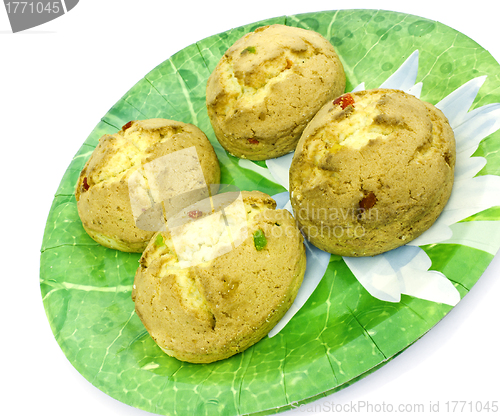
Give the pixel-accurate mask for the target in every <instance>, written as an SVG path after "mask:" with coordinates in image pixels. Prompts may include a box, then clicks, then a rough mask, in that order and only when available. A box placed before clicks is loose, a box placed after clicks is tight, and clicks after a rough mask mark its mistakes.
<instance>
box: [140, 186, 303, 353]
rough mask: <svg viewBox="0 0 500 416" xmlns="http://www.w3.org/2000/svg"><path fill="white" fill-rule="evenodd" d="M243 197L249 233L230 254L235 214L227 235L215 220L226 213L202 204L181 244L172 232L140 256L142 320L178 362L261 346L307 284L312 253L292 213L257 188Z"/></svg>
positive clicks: (221, 223)
mask: <svg viewBox="0 0 500 416" xmlns="http://www.w3.org/2000/svg"><path fill="white" fill-rule="evenodd" d="M217 197H218V195H217V196H216V197H215V198H214V200H216V199H217ZM238 200H240V202H241V206H242V207H243V211H242V212H243V219H244V221H243V222H242V223H240V224H244V227H243V229H246V234H245V236H244V238H242V239H241V241H239V243H238V244H234V242H233V243H232V244H229V250H223V246H224V244H223V243H224V241H225V240H227V237H228V234H230V235H231V236H232V237H233V238H234V234H236V233H235V232H234V231H235V222H234V218H235V216H236V217H237V216H238V215H237V214H235V212H236V211H235V210H233V211H232V213H231V212H230V211H231V209H230V207H227V206H226V208H224V211H225V212H226V216H227V218H226V222H227V223H233V228H232V229H231V232H230V233H227V232H226V231H227V230H226V231H224V221H222V220H220V216H217V215H216V214H220V213H221V211H217V212H216V213H215V214H210V210H208V214H207V211H205V210H203V211H202V210H201V209H199V208H198V207H199V206H200V204H201V203H198V204H195V205H194V206H193V207H194V209H192V210H191V211H189V210H188V214H189V215H188V216H190V217H191V218H193V219H194V218H196V219H195V220H193V221H192V222H187V223H185V224H184V225H182V226H181V227H187V228H185V229H184V233H185V234H184V235H181V238H179V239H178V240H177V242H175V240H174V238H173V235H174V232H173V231H172V230H170V229H169V231H166V232H160V233H158V234H157V235H156V236H155V237H153V238H152V240H151V242H150V244H149V245H148V247H147V248H146V250H145V251H144V253H143V254H142V257H141V260H140V267H139V268H138V270H137V273H136V275H135V281H134V286H133V292H132V299H133V300H134V302H135V308H136V312H137V315H138V316H139V317H140V319H141V321H142V322H143V324H144V326H145V327H146V329H147V331H148V332H149V334H150V335H151V337H152V338H153V339H154V341H155V342H156V343H157V344H158V345H159V346H160V348H161V349H162V350H163V351H164V352H165V353H167V354H168V355H170V356H173V357H176V358H177V359H179V360H182V361H188V362H193V363H209V362H213V361H217V360H222V359H225V358H228V357H230V356H232V355H234V354H237V353H239V352H241V351H243V350H245V349H246V348H248V347H250V346H251V345H253V344H255V343H256V342H258V341H259V340H260V339H261V338H262V337H264V336H265V335H266V334H267V333H268V332H269V331H270V330H271V329H272V328H273V327H274V326H275V325H276V323H277V322H278V321H279V320H280V319H281V318H282V316H283V315H284V314H285V312H286V311H287V310H288V309H289V307H290V306H291V304H292V303H293V301H294V299H295V297H296V295H297V291H298V289H299V287H300V285H301V283H302V279H303V276H304V273H305V267H306V256H305V249H304V243H303V237H302V234H301V233H300V231H299V230H298V227H297V225H296V222H295V219H294V218H293V216H292V215H291V214H290V213H289V212H288V211H286V210H277V209H275V207H276V203H275V201H274V200H273V199H272V198H271V197H269V196H268V195H266V194H264V193H262V192H259V191H253V192H241V194H240V197H239V199H238ZM216 202H217V201H216ZM210 205H211V203H209V204H206V205H205V206H210ZM214 205H217V203H215V204H214ZM232 206H233V204H231V207H232ZM193 213H195V214H196V215H193ZM212 219H213V221H212ZM204 220H207V222H204ZM198 222H200V223H201V225H200V226H198V225H197V223H198ZM189 227H191V228H189ZM236 228H237V227H236Z"/></svg>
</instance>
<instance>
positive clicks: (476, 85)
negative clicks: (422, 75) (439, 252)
mask: <svg viewBox="0 0 500 416" xmlns="http://www.w3.org/2000/svg"><path fill="white" fill-rule="evenodd" d="M417 72H418V51H415V52H414V53H413V54H412V55H411V56H410V57H409V58H408V59H407V60H406V61H405V62H404V63H403V65H401V67H400V68H399V69H398V70H397V71H396V72H395V73H394V74H393V75H391V76H390V77H389V78H388V79H387V80H386V81H385V82H384V83H383V84H382V85H381V87H383V88H394V89H401V90H403V91H406V92H407V93H409V94H413V95H415V96H416V97H418V98H419V97H420V94H421V91H422V86H423V84H422V83H421V82H419V83H415V81H416V77H417ZM485 79H486V77H485V76H482V77H478V78H475V79H473V80H471V81H469V82H467V83H466V84H464V85H462V86H461V87H460V88H458V89H457V90H455V91H454V92H452V93H451V94H450V95H448V96H447V97H445V98H444V99H442V100H441V101H440V102H439V103H438V104H436V107H438V108H439V109H441V110H442V111H443V113H444V114H445V115H446V117H447V118H448V120H449V122H450V125H451V127H452V128H453V130H454V133H455V139H456V143H457V162H456V167H455V183H454V187H453V191H452V194H451V197H450V200H449V201H448V203H447V205H446V207H445V208H444V210H443V212H442V214H441V215H440V217H439V218H438V220H437V221H436V222H435V223H434V224H433V226H432V227H430V228H429V229H428V230H427V231H426V232H424V233H423V234H422V235H421V236H420V237H418V238H416V239H415V240H413V241H411V242H410V243H408V244H407V245H405V246H402V247H399V248H397V249H395V250H391V251H389V252H387V253H383V254H379V255H378V256H374V257H361V258H354V257H344V261H345V263H346V264H347V266H348V267H349V268H350V270H351V271H352V272H353V274H354V275H355V276H356V278H357V279H358V281H359V282H360V283H361V285H362V286H363V287H364V288H365V289H366V290H367V291H368V292H369V293H370V294H371V295H372V296H374V297H376V298H378V299H381V300H384V301H388V302H399V301H400V299H401V295H402V294H406V295H410V296H414V297H418V298H421V299H425V300H429V301H433V302H441V303H445V304H448V305H452V306H454V305H456V304H457V303H458V302H459V301H460V294H459V292H458V290H457V289H456V288H455V286H454V285H453V284H452V283H451V281H450V280H449V279H447V278H446V276H444V275H443V274H442V273H440V272H437V271H429V268H430V266H431V260H430V258H429V256H428V255H427V254H426V253H425V251H424V250H422V249H421V248H420V247H419V246H423V245H427V244H436V243H443V244H461V245H467V246H470V247H473V248H477V249H479V250H483V251H486V252H488V253H490V254H493V255H495V254H496V252H497V251H498V249H499V248H500V237H499V235H500V222H498V221H467V222H461V223H459V221H461V220H464V219H465V218H468V217H470V216H471V215H474V214H476V213H478V212H481V211H483V210H485V209H488V208H491V207H493V206H500V192H498V190H499V189H500V177H499V176H495V175H483V176H475V175H477V173H478V172H479V171H480V170H481V169H482V168H483V167H484V166H485V164H486V159H485V158H483V157H471V156H472V155H473V154H474V152H475V151H476V150H477V148H478V146H479V143H480V142H481V140H483V139H484V138H485V137H487V136H488V135H490V134H492V133H493V132H495V131H497V130H498V129H499V128H500V103H496V104H488V105H485V106H483V107H480V108H477V109H474V110H472V111H470V112H469V109H470V107H471V105H472V104H473V102H474V100H475V97H476V95H477V93H478V91H479V89H480V88H481V86H482V85H483V83H484V81H485ZM364 88H365V84H364V83H361V84H360V85H358V86H357V87H356V88H354V89H353V92H354V91H360V90H363V89H364ZM292 158H293V153H292V154H289V155H286V156H283V157H281V158H276V159H272V160H268V161H267V162H266V164H267V166H268V168H269V170H270V172H271V174H272V176H273V177H274V178H275V180H276V181H277V182H278V183H280V184H281V185H283V186H284V187H285V188H286V189H289V183H288V171H289V168H290V164H291V160H292ZM286 206H287V207H288V209H289V210H291V208H290V202H289V201H288V203H287V204H286ZM315 251H316V252H315V253H314V255H309V256H308V266H307V268H308V270H309V268H310V267H314V264H315V263H313V264H312V265H311V263H310V261H311V260H312V261H314V262H316V261H318V260H316V257H315V256H318V258H321V259H322V264H323V267H325V269H326V267H327V266H328V262H327V261H326V259H327V258H328V259H329V257H330V255H329V254H328V253H324V252H322V253H324V254H323V255H321V254H319V253H318V252H321V250H318V249H316V250H315ZM318 272H319V271H318ZM306 273H307V272H306ZM323 273H324V271H323ZM322 275H323V274H321V277H322ZM321 277H320V278H319V279H318V278H317V276H316V278H309V277H308V279H307V280H306V279H304V281H305V282H306V281H307V282H308V283H307V284H303V286H302V287H301V289H300V291H299V294H298V296H297V298H298V299H300V302H296V304H294V305H293V306H292V308H290V311H289V313H287V314H286V315H285V317H284V318H283V319H282V320H281V321H280V322H279V324H278V325H277V326H276V328H275V329H274V330H273V331H272V333H271V334H270V336H273V335H275V334H277V333H278V332H279V331H280V330H281V329H282V328H283V327H284V326H285V325H286V323H287V322H288V321H289V320H290V319H291V317H292V316H293V315H294V314H295V313H296V312H297V311H298V310H299V309H300V306H302V305H303V303H304V302H305V301H306V300H307V299H308V298H309V296H310V294H312V292H313V291H314V289H315V288H316V285H317V284H318V283H319V280H321ZM299 305H300V306H299Z"/></svg>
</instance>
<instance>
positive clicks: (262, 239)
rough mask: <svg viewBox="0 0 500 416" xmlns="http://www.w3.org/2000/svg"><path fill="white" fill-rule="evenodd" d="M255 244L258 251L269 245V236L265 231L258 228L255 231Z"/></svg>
mask: <svg viewBox="0 0 500 416" xmlns="http://www.w3.org/2000/svg"><path fill="white" fill-rule="evenodd" d="M253 244H254V246H255V248H256V249H257V251H260V250H263V249H265V248H266V246H267V238H266V235H265V234H264V231H262V230H261V229H258V230H257V231H255V232H254V233H253Z"/></svg>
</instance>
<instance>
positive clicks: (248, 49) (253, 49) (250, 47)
mask: <svg viewBox="0 0 500 416" xmlns="http://www.w3.org/2000/svg"><path fill="white" fill-rule="evenodd" d="M246 53H257V51H256V50H255V46H247V47H246V48H245V49H243V50H242V51H241V54H240V55H245V54H246Z"/></svg>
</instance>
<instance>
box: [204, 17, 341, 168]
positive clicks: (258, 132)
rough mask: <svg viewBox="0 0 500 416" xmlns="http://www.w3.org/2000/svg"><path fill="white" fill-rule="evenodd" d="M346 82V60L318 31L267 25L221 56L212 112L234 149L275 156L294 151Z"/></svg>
mask: <svg viewBox="0 0 500 416" xmlns="http://www.w3.org/2000/svg"><path fill="white" fill-rule="evenodd" d="M345 83H346V79H345V74H344V69H343V67H342V63H341V62H340V60H339V58H338V56H337V54H336V52H335V50H334V48H333V46H332V45H331V44H330V43H329V42H328V41H327V40H326V39H325V38H324V37H322V36H321V35H320V34H319V33H316V32H314V31H311V30H305V29H301V28H297V27H290V26H285V25H279V24H275V25H271V26H263V27H260V28H258V29H256V30H255V32H251V33H248V34H246V35H245V36H243V37H242V38H241V39H239V40H238V41H236V42H235V43H234V44H233V46H231V47H230V48H229V49H228V50H227V51H226V53H225V54H224V56H223V57H222V58H221V60H220V62H219V63H218V65H217V67H216V68H215V70H214V71H213V72H212V74H211V76H210V78H209V80H208V83H207V89H206V103H207V110H208V114H209V117H210V121H211V123H212V126H213V129H214V131H215V135H216V137H217V139H218V140H219V142H220V143H221V145H222V146H223V147H224V148H225V149H226V150H227V151H228V152H229V153H231V154H233V155H234V156H237V157H242V158H247V159H253V160H264V159H270V158H274V157H278V156H282V155H284V154H286V153H289V152H291V151H293V150H294V149H295V146H296V144H297V141H298V140H299V138H300V135H301V133H302V131H303V130H304V128H305V126H306V125H307V123H308V122H309V121H310V120H311V119H312V118H313V116H314V115H315V114H316V112H317V111H318V110H319V109H320V108H321V107H322V106H323V104H325V103H326V102H327V101H328V100H332V99H334V98H335V97H337V96H339V95H341V94H342V93H343V92H344V89H345Z"/></svg>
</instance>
